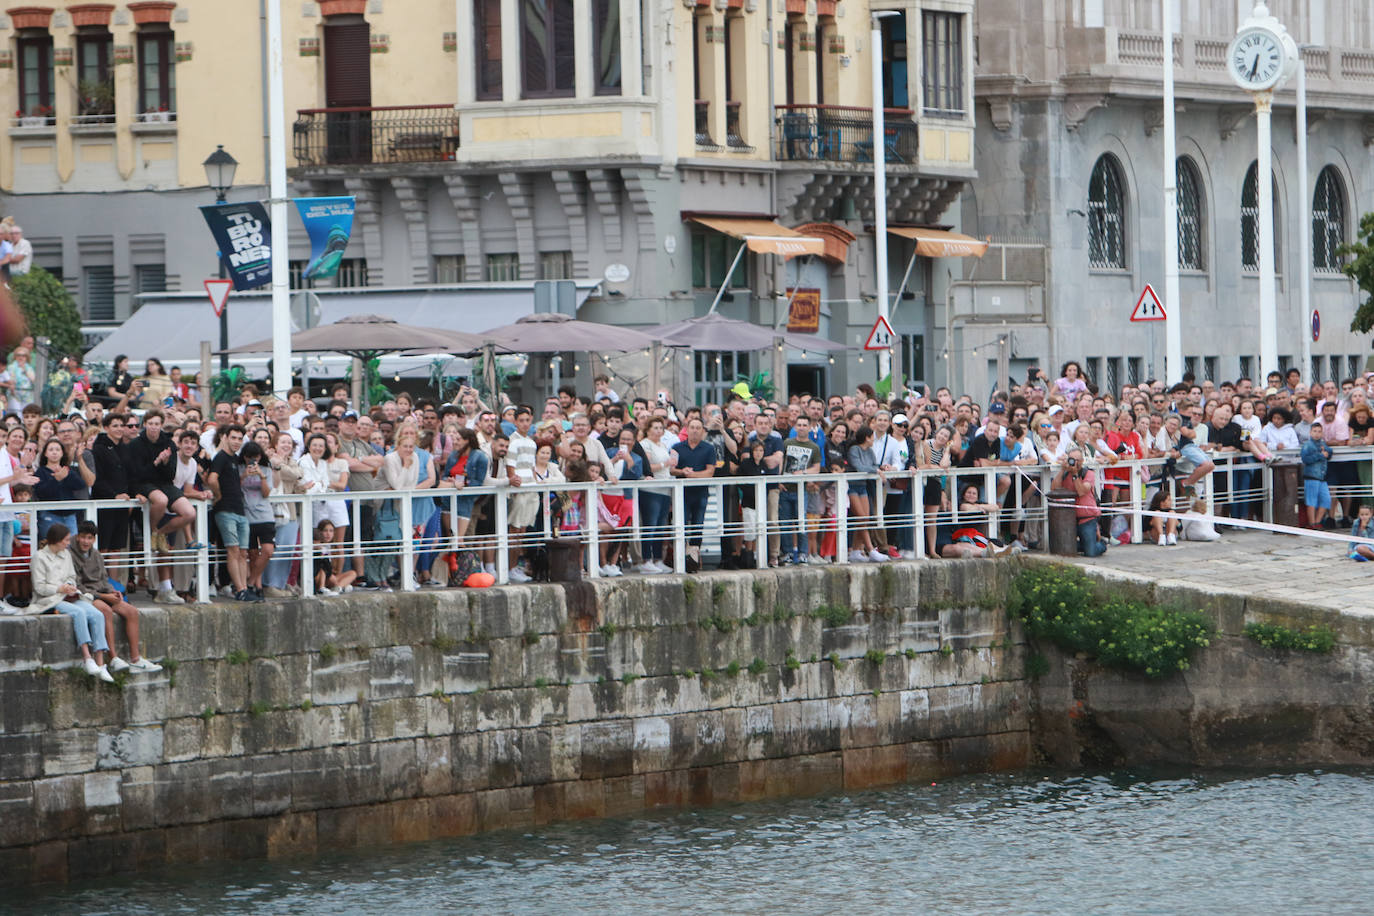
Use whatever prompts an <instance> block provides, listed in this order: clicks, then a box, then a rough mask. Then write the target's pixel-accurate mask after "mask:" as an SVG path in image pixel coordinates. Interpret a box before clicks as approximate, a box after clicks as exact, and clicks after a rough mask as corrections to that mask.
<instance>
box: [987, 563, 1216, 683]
mask: <svg viewBox="0 0 1374 916" xmlns="http://www.w3.org/2000/svg"><path fill="white" fill-rule="evenodd" d="M1007 604H1008V610H1010V611H1011V613H1012V614H1014V615H1015V616H1017V617H1019V618H1021V620H1023V621H1025V624H1026V629H1027V631H1029V633H1030V635H1031V636H1034V637H1035V638H1037V639H1044V640H1046V641H1048V642H1052V643H1054V644H1055V645H1056V646H1058V647H1059V648H1061V649H1065V650H1067V651H1070V652H1082V653H1084V654H1086V655H1091V656H1094V657H1096V658H1097V660H1098V661H1099V662H1101V663H1102V664H1104V665H1109V666H1111V667H1115V668H1126V669H1130V670H1134V671H1141V672H1143V673H1144V674H1145V675H1146V676H1147V677H1156V678H1158V677H1167V676H1168V675H1170V674H1172V673H1174V672H1175V671H1186V670H1187V669H1188V667H1189V666H1190V664H1191V658H1192V655H1193V653H1194V652H1195V651H1196V650H1197V649H1201V648H1204V647H1206V646H1207V645H1209V643H1210V640H1211V636H1212V632H1213V630H1212V625H1211V623H1210V622H1209V621H1208V620H1207V618H1206V617H1205V616H1203V615H1202V614H1201V613H1200V612H1198V611H1190V610H1184V609H1181V608H1172V607H1162V606H1158V605H1151V604H1147V603H1145V602H1143V601H1139V600H1135V599H1131V598H1125V597H1122V596H1120V595H1113V594H1110V593H1108V592H1106V591H1105V590H1104V589H1102V588H1100V587H1099V586H1097V585H1095V584H1094V583H1093V581H1092V580H1091V579H1089V578H1088V577H1087V575H1086V574H1084V573H1083V571H1082V570H1080V569H1077V568H1076V567H1070V566H1059V565H1051V564H1039V565H1036V566H1032V567H1028V568H1026V569H1023V570H1022V571H1021V572H1020V573H1019V574H1018V575H1017V576H1016V578H1015V579H1014V580H1013V582H1012V589H1011V595H1010V596H1009V597H1008V601H1007Z"/></svg>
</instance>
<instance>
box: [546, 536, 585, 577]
mask: <svg viewBox="0 0 1374 916" xmlns="http://www.w3.org/2000/svg"><path fill="white" fill-rule="evenodd" d="M582 546H583V545H582V542H581V541H580V540H578V539H577V538H550V539H549V542H548V551H549V581H550V582H581V581H582Z"/></svg>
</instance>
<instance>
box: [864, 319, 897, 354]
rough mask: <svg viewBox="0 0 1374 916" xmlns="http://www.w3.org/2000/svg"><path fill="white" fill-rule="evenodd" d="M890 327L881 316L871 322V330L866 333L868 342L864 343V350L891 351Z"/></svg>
mask: <svg viewBox="0 0 1374 916" xmlns="http://www.w3.org/2000/svg"><path fill="white" fill-rule="evenodd" d="M892 337H893V334H892V325H890V324H888V323H887V319H886V318H884V317H883V316H882V315H879V316H878V320H877V321H875V322H873V330H871V331H869V332H868V340H866V341H864V349H865V350H890V349H892Z"/></svg>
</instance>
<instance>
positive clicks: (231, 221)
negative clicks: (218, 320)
mask: <svg viewBox="0 0 1374 916" xmlns="http://www.w3.org/2000/svg"><path fill="white" fill-rule="evenodd" d="M200 212H201V215H203V216H204V217H205V223H206V225H207V226H209V227H210V234H211V235H213V236H214V237H215V244H216V245H218V246H219V250H220V260H221V262H222V263H223V264H224V269H225V271H226V272H227V273H228V274H229V279H230V280H233V281H234V289H236V290H245V289H256V288H257V287H259V286H262V285H263V284H265V283H270V282H272V222H271V220H270V219H269V218H268V216H267V210H266V209H264V207H263V205H262V204H261V203H259V202H257V201H251V202H249V203H242V204H212V205H210V206H208V207H201V208H200Z"/></svg>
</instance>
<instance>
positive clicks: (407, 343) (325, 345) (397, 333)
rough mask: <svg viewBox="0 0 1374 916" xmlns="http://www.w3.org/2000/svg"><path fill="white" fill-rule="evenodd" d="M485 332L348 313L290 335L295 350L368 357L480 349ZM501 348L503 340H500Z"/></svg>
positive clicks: (253, 346)
mask: <svg viewBox="0 0 1374 916" xmlns="http://www.w3.org/2000/svg"><path fill="white" fill-rule="evenodd" d="M487 339H488V338H487V336H486V335H481V334H467V333H464V332H462V331H448V330H445V329H443V328H426V327H420V326H418V325H411V324H401V323H400V322H398V321H396V320H395V319H394V318H387V317H385V316H382V315H349V316H348V317H347V318H340V319H339V320H338V321H336V322H334V323H333V324H323V325H320V326H319V327H317V328H310V329H309V330H305V331H297V332H296V333H295V334H292V335H291V350H292V352H293V353H342V354H344V355H345V356H352V357H355V358H357V359H361V360H364V361H366V360H369V359H372V358H373V357H375V356H378V355H380V354H382V353H395V352H397V351H401V350H421V349H423V350H442V351H444V352H446V353H472V352H475V351H477V350H481V349H482V346H483V343H484V342H485V341H486V340H487ZM497 346H498V347H500V346H501V344H500V341H497ZM271 350H272V340H271V338H268V339H266V340H259V341H255V342H253V343H249V344H243V345H242V346H238V347H233V348H231V349H230V350H228V351H227V352H229V353H263V352H270V351H271Z"/></svg>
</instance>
